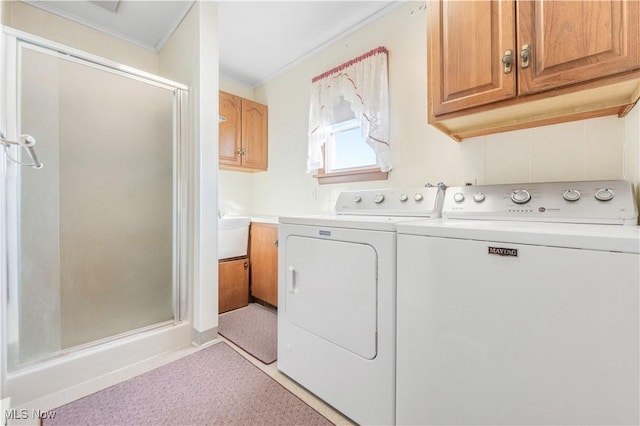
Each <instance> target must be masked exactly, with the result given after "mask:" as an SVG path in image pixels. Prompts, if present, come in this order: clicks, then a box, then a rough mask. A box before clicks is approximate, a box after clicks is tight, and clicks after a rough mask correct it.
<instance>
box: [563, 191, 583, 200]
mask: <svg viewBox="0 0 640 426" xmlns="http://www.w3.org/2000/svg"><path fill="white" fill-rule="evenodd" d="M562 198H564V199H565V200H567V201H578V200H579V199H580V191H578V190H577V189H568V190H566V191H564V194H562Z"/></svg>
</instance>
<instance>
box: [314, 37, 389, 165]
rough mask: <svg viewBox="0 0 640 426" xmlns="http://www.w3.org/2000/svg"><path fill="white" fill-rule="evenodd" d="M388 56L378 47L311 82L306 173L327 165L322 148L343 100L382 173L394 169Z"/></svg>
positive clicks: (385, 50) (385, 51)
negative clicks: (336, 109) (390, 133)
mask: <svg viewBox="0 0 640 426" xmlns="http://www.w3.org/2000/svg"><path fill="white" fill-rule="evenodd" d="M387 56H388V51H387V49H386V48H384V47H378V48H376V49H373V50H371V51H369V52H367V53H365V54H363V55H360V56H358V57H357V58H354V59H352V60H350V61H348V62H346V63H344V64H342V65H340V66H338V67H336V68H333V69H331V70H329V71H327V72H325V73H323V74H320V75H319V76H316V77H314V78H313V79H312V89H311V104H310V107H309V148H308V156H307V173H316V172H317V171H318V169H321V168H323V166H324V161H323V160H324V159H323V155H322V146H323V145H324V144H325V143H326V142H327V141H328V138H329V137H330V133H329V128H330V126H331V125H332V124H334V122H335V121H334V114H333V107H334V106H336V105H337V104H338V103H339V102H340V101H341V100H342V99H344V100H345V101H347V102H349V104H350V107H351V110H352V111H353V113H354V114H355V117H357V118H358V119H359V120H360V129H361V132H362V138H363V140H364V141H365V142H366V143H367V144H368V145H369V146H370V147H371V148H372V149H373V150H374V152H375V153H376V158H377V165H378V166H379V167H380V169H381V171H383V172H387V171H389V170H391V168H392V165H391V155H390V154H391V151H390V145H389V77H388V68H387Z"/></svg>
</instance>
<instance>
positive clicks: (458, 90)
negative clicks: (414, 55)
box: [427, 0, 640, 140]
mask: <svg viewBox="0 0 640 426" xmlns="http://www.w3.org/2000/svg"><path fill="white" fill-rule="evenodd" d="M639 11H640V2H637V1H624V2H623V1H616V0H611V1H609V0H599V1H553V0H543V1H529V0H520V1H515V2H513V1H438V2H429V14H428V16H429V17H428V30H427V33H428V34H427V55H428V77H427V79H428V92H429V93H428V95H429V105H428V107H429V117H428V118H429V123H430V124H433V125H434V126H435V127H437V128H439V129H440V130H442V131H444V132H445V133H447V134H449V135H451V136H452V137H453V138H455V139H458V140H460V139H462V138H466V137H472V136H479V135H486V134H491V133H498V132H503V131H508V130H515V129H522V128H528V127H535V126H540V125H546V124H553V123H560V122H565V121H572V120H578V119H584V118H592V117H598V116H604V115H612V114H617V115H618V116H624V115H625V114H626V113H627V112H628V111H629V110H630V109H631V108H632V107H633V105H634V104H635V102H636V101H637V100H638V98H639V97H640V17H639Z"/></svg>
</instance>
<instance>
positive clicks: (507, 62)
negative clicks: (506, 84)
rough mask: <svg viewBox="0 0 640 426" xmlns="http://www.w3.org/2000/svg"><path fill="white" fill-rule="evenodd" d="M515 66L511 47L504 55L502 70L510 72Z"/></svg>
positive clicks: (506, 72)
mask: <svg viewBox="0 0 640 426" xmlns="http://www.w3.org/2000/svg"><path fill="white" fill-rule="evenodd" d="M512 67H513V50H511V49H509V50H507V51H506V52H504V55H502V71H503V72H504V73H505V74H509V73H510V72H511V69H512Z"/></svg>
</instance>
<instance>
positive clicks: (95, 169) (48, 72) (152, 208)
mask: <svg viewBox="0 0 640 426" xmlns="http://www.w3.org/2000/svg"><path fill="white" fill-rule="evenodd" d="M14 49H15V53H16V55H15V57H16V67H15V76H14V78H13V79H12V78H11V77H9V80H13V82H12V83H13V84H9V86H15V89H16V90H15V95H14V98H15V99H14V100H15V105H16V112H17V113H16V116H15V120H13V121H15V123H16V128H15V131H14V134H15V135H16V136H18V135H21V134H28V135H31V136H32V137H33V138H35V140H36V145H35V147H34V149H35V151H36V152H37V157H38V159H39V160H40V162H41V163H42V164H43V167H42V168H34V167H28V166H25V165H17V164H16V163H14V162H13V161H11V160H9V159H7V158H6V157H5V161H4V169H5V170H4V171H5V176H4V177H5V189H4V191H5V194H4V195H5V197H4V198H5V200H4V204H5V206H4V207H5V208H4V216H5V217H4V219H5V235H6V237H7V239H6V247H5V251H6V253H5V254H6V256H5V257H6V260H5V262H6V264H5V266H6V269H7V274H6V280H7V283H6V286H7V291H6V295H5V297H6V303H7V307H8V309H7V312H8V317H9V318H7V326H8V330H7V331H8V333H7V336H8V338H7V342H6V345H7V350H8V354H7V355H8V364H9V365H8V368H9V369H10V370H16V369H18V368H20V367H21V366H23V365H25V364H28V363H33V362H34V361H38V360H42V359H47V358H50V357H52V356H55V355H60V354H62V353H65V352H66V351H69V350H73V349H76V348H79V347H83V346H87V345H94V344H96V343H98V342H102V341H105V340H110V339H113V338H117V337H121V336H124V335H129V334H132V333H136V332H140V331H144V330H148V329H150V328H155V327H159V326H168V325H171V324H173V323H175V322H177V321H179V320H180V307H181V302H180V300H181V299H180V291H179V290H180V288H181V285H180V281H181V273H180V271H179V268H178V267H179V264H180V262H179V260H180V256H181V253H182V250H181V249H180V244H179V240H180V234H181V232H180V229H182V228H183V225H182V219H181V218H180V211H181V209H180V200H181V192H182V190H183V189H182V188H181V187H180V182H182V181H183V179H181V178H180V174H181V172H183V171H182V170H181V169H182V167H181V165H180V161H181V160H180V158H181V157H182V156H181V151H180V150H181V144H180V143H179V139H180V135H181V130H180V122H181V120H180V112H181V100H182V98H183V97H184V96H185V92H184V90H183V89H184V88H180V87H177V86H175V85H171V84H170V83H167V81H163V80H162V79H159V78H154V77H153V76H145V75H144V74H142V73H136V74H132V73H128V72H126V71H122V70H120V69H118V68H117V67H115V66H110V65H105V64H104V63H98V62H97V61H95V60H86V59H84V58H79V57H78V56H77V55H69V54H61V53H59V52H58V51H57V50H51V49H48V48H46V47H43V46H37V45H34V44H31V43H28V42H24V41H18V42H17V43H16V44H15V47H14ZM10 68H11V67H10ZM9 98H11V96H10V95H9ZM9 105H11V102H9ZM8 109H10V108H8ZM9 115H10V114H9ZM10 121H12V120H11V119H9V120H8V122H10ZM7 154H9V155H10V156H11V157H12V158H13V159H15V160H17V161H21V162H23V163H24V162H27V159H28V158H29V156H28V155H27V152H26V150H23V152H20V149H19V148H15V147H14V148H11V150H8V152H7Z"/></svg>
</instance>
